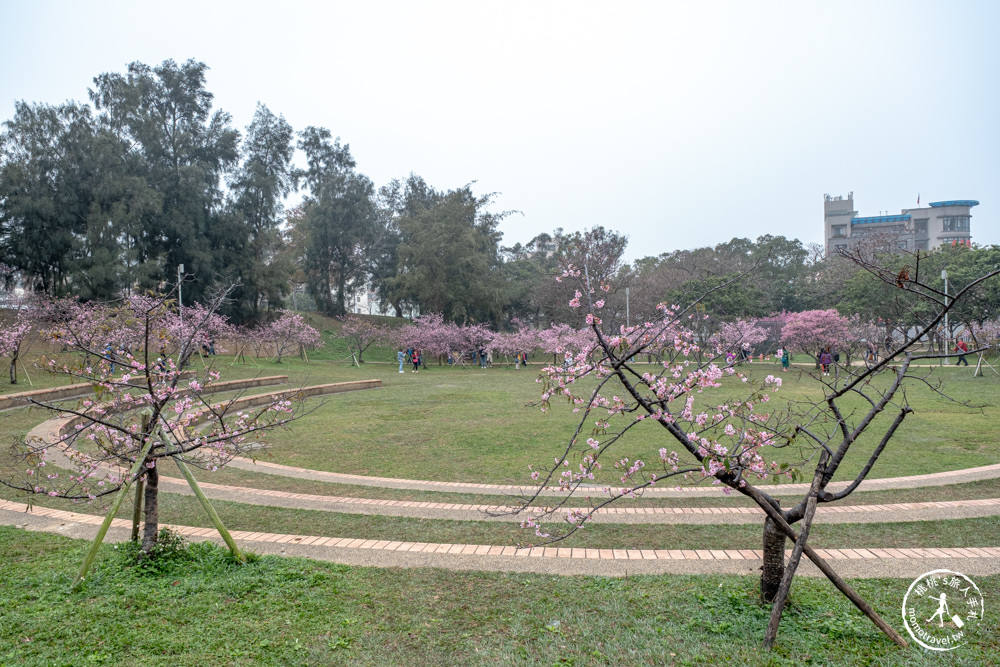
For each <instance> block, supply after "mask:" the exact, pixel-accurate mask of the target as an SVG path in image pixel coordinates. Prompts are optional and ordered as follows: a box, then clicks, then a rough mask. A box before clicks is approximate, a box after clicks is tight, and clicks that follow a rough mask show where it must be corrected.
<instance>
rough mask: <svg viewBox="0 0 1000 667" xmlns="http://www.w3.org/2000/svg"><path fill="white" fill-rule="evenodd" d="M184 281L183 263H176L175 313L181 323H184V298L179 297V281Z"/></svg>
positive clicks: (180, 295)
mask: <svg viewBox="0 0 1000 667" xmlns="http://www.w3.org/2000/svg"><path fill="white" fill-rule="evenodd" d="M183 282H184V265H183V264H178V265H177V314H178V315H180V317H181V324H182V325H183V324H184V310H183V308H184V299H183V298H181V297H182V294H181V283H183Z"/></svg>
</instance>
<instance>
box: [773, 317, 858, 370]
mask: <svg viewBox="0 0 1000 667" xmlns="http://www.w3.org/2000/svg"><path fill="white" fill-rule="evenodd" d="M848 325H849V322H848V320H847V318H846V317H843V316H842V315H841V314H840V313H838V312H837V311H836V310H835V309H833V308H830V309H829V310H806V311H803V312H801V313H788V314H786V315H785V325H784V326H783V327H782V328H781V341H782V343H783V344H785V345H788V346H789V348H790V349H793V350H798V351H800V352H804V353H806V354H808V355H809V356H811V357H813V358H814V359H815V358H816V357H817V356H818V352H819V350H820V348H824V347H828V346H839V345H842V344H843V343H845V342H846V341H847V340H848V339H850V337H851V336H850V333H849V330H848Z"/></svg>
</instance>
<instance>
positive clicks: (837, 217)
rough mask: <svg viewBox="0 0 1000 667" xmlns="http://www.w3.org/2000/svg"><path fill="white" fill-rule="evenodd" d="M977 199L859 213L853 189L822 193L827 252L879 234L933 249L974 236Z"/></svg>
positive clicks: (902, 246)
mask: <svg viewBox="0 0 1000 667" xmlns="http://www.w3.org/2000/svg"><path fill="white" fill-rule="evenodd" d="M978 205H979V202H978V201H976V200H974V199H953V200H948V201H936V202H931V203H929V204H928V205H927V206H924V207H920V206H918V207H916V208H904V209H902V210H901V211H900V212H899V214H880V215H871V216H859V215H858V212H857V211H856V210H854V193H853V192H850V193H848V194H847V197H842V196H840V195H838V196H836V197H831V196H830V195H824V197H823V229H824V232H825V233H824V239H825V240H826V252H827V254H830V253H833V252H836V251H837V250H838V249H839V248H846V247H847V246H849V245H850V244H851V242H852V240H853V241H855V242H858V241H861V240H863V239H865V238H871V237H873V236H878V237H880V239H882V240H883V241H884V242H885V243H887V244H891V247H894V248H897V249H899V250H909V251H914V250H933V249H934V248H938V247H940V246H942V245H945V244H948V243H954V242H963V243H965V242H968V241H970V240H971V239H972V225H971V221H972V213H971V209H972V207H973V206H978Z"/></svg>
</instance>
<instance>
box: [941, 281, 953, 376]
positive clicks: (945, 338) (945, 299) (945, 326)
mask: <svg viewBox="0 0 1000 667" xmlns="http://www.w3.org/2000/svg"><path fill="white" fill-rule="evenodd" d="M941 278H942V279H943V280H944V307H945V311H944V353H945V356H946V357H947V355H948V350H949V349H950V348H951V344H950V343H948V334H949V333H951V329H949V328H948V270H947V269H941Z"/></svg>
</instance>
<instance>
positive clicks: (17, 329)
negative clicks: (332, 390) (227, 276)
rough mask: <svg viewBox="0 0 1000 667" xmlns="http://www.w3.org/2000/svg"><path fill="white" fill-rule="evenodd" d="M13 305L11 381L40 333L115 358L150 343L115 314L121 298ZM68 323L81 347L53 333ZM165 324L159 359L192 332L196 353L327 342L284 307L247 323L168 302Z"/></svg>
mask: <svg viewBox="0 0 1000 667" xmlns="http://www.w3.org/2000/svg"><path fill="white" fill-rule="evenodd" d="M8 306H9V307H8V308H6V309H4V311H3V312H2V313H0V359H3V360H4V363H6V364H7V365H8V367H9V368H8V370H9V376H10V382H11V384H17V381H18V374H17V369H18V367H20V368H21V369H22V370H26V368H25V365H24V362H23V357H24V356H25V354H26V351H27V350H28V349H29V348H30V347H31V345H32V344H33V343H34V342H36V341H37V340H39V339H42V340H44V341H46V342H48V343H52V342H58V344H59V345H60V346H61V347H64V348H66V349H76V350H77V351H84V350H86V351H92V352H95V353H100V354H101V355H102V356H103V357H105V358H106V359H107V360H108V361H109V362H112V363H113V362H114V361H115V360H116V358H117V357H118V356H122V357H124V355H125V353H126V352H132V353H136V352H137V351H139V350H141V349H142V346H144V345H145V338H144V336H143V332H139V331H136V330H133V329H131V328H130V327H129V326H127V325H124V324H121V323H120V321H119V318H117V316H113V315H112V314H113V313H116V312H118V309H119V308H120V306H121V304H120V303H116V304H105V303H99V302H88V303H82V302H79V301H75V300H48V299H32V298H23V299H18V300H16V301H12V302H10V303H9V304H8ZM67 323H72V324H73V327H74V330H75V331H77V335H78V336H80V337H82V338H81V340H80V341H79V343H80V345H79V346H76V347H75V348H74V347H73V346H70V345H68V344H67V343H66V341H65V340H64V339H59V340H58V341H57V340H56V339H54V338H53V337H52V336H51V335H47V334H49V333H51V331H53V330H55V328H57V327H59V326H62V325H65V324H67ZM162 324H163V327H164V329H163V331H164V332H165V333H163V335H161V336H158V337H157V338H156V339H154V340H152V341H151V344H152V346H153V347H152V349H151V350H150V354H151V355H152V356H153V359H154V360H155V359H157V358H158V357H163V358H167V357H172V356H176V354H177V353H178V351H179V347H178V346H179V341H183V340H186V339H187V338H189V337H190V338H191V341H192V345H193V348H192V349H191V350H190V352H191V353H192V354H195V353H202V352H206V351H210V352H211V353H213V354H214V353H215V352H216V351H218V350H219V349H220V347H221V343H222V342H223V341H225V343H226V344H227V345H229V346H232V348H233V349H232V350H230V351H231V352H233V353H234V354H235V355H236V356H237V357H240V356H245V354H246V353H247V352H248V351H250V352H252V353H253V354H254V356H255V357H257V358H260V357H267V358H270V359H273V360H275V361H278V362H280V361H281V360H282V359H283V358H284V357H286V356H288V355H290V354H302V355H305V354H307V353H306V351H307V350H309V349H314V348H317V347H320V346H322V345H323V340H322V337H321V335H320V333H319V331H317V330H316V329H315V328H314V327H312V326H310V325H309V324H307V323H306V322H305V320H304V319H303V317H302V316H301V315H299V314H296V313H292V312H289V311H282V312H280V313H279V314H278V318H277V319H275V320H273V321H272V322H269V323H267V324H263V325H260V326H256V327H243V326H234V325H233V324H231V323H230V322H229V321H228V319H227V318H225V317H223V316H221V315H219V314H218V313H216V312H214V311H213V310H212V309H211V306H206V305H203V304H196V305H194V306H191V307H187V306H185V307H183V308H182V309H180V310H178V309H176V308H175V307H170V308H166V309H165V311H164V313H163V316H162ZM216 343H220V346H219V347H217V345H216Z"/></svg>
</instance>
